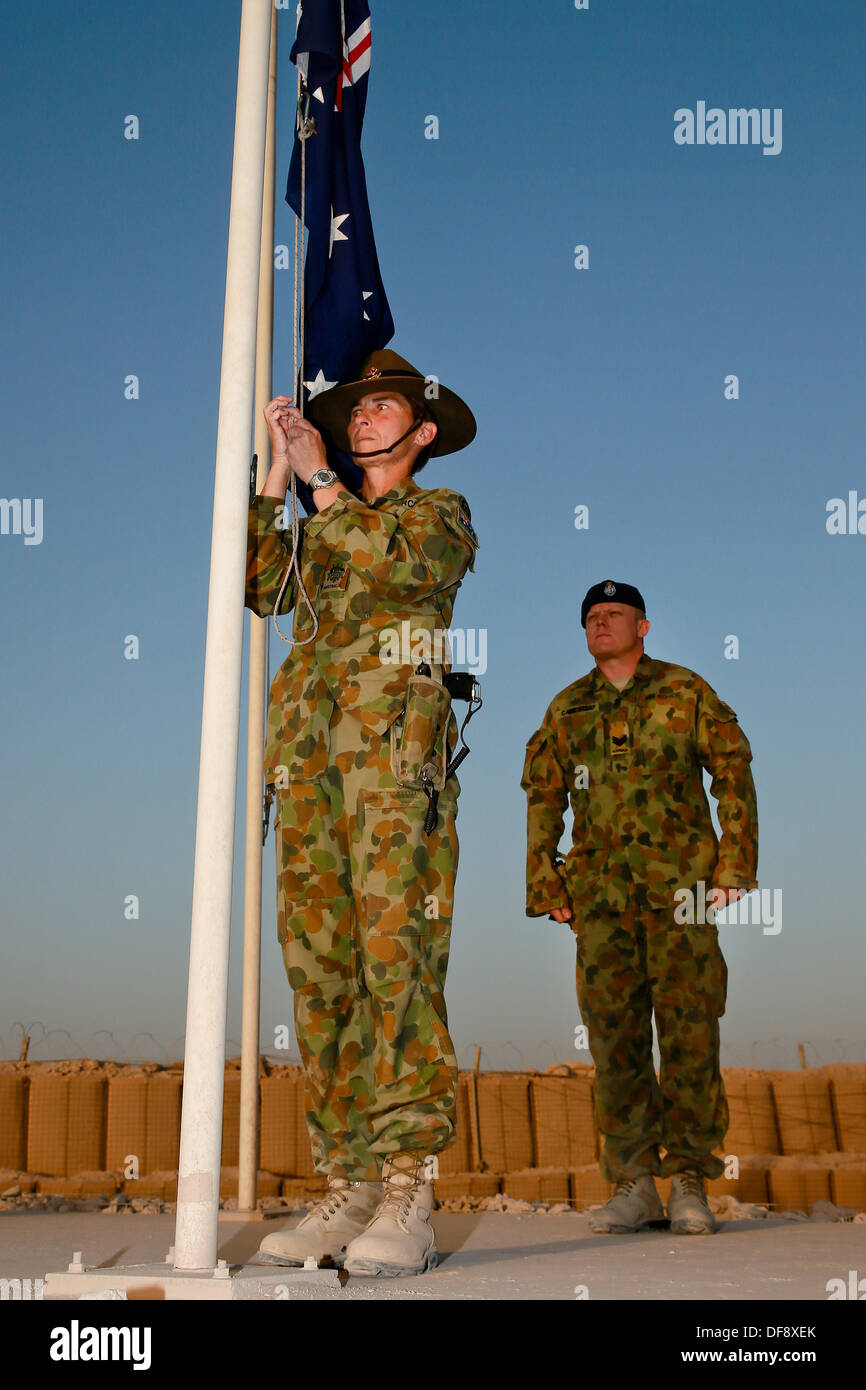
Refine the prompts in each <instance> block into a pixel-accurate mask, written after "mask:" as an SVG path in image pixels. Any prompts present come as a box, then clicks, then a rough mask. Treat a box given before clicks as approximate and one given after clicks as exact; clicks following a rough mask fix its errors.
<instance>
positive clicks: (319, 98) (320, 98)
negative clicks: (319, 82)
mask: <svg viewBox="0 0 866 1390" xmlns="http://www.w3.org/2000/svg"><path fill="white" fill-rule="evenodd" d="M313 96H314V97H315V99H316V101H320V102H322V104H323V105H324V102H325V93H324V92H323V91H322V89H321V87H317V88H316V90H315V91H314V92H313Z"/></svg>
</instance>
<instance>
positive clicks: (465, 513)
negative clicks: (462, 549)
mask: <svg viewBox="0 0 866 1390" xmlns="http://www.w3.org/2000/svg"><path fill="white" fill-rule="evenodd" d="M457 520H458V521H459V522H460V525H461V526H462V527H463V530H464V531H465V532H466V533H467V535H468V536H469V538H470V540H471V541H472V543H473V545H478V537H477V536H476V534H475V530H474V528H473V526H472V516H471V513H470V511H469V508H468V506H467V505H466V503H465V502H459V503H458V505H457Z"/></svg>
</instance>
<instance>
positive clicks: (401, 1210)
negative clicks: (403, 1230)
mask: <svg viewBox="0 0 866 1390" xmlns="http://www.w3.org/2000/svg"><path fill="white" fill-rule="evenodd" d="M395 1171H397V1172H399V1173H400V1175H401V1177H406V1178H409V1179H410V1180H411V1181H410V1182H407V1183H397V1182H394V1179H393V1175H390V1176H389V1177H388V1178H386V1179H385V1181H384V1184H383V1188H384V1191H383V1195H382V1202H381V1204H380V1206H379V1209H378V1211H377V1213H376V1215H377V1216H378V1215H382V1216H384V1215H385V1214H386V1213H387V1212H393V1213H394V1215H395V1216H396V1217H397V1219H398V1220H399V1221H401V1222H404V1221H405V1220H406V1218H407V1217H408V1215H409V1213H410V1211H411V1210H412V1204H413V1202H414V1201H415V1197H416V1195H417V1193H418V1191H419V1190H420V1188H421V1187H422V1186H423V1184H424V1181H425V1179H424V1172H423V1168H421V1167H414V1168H408V1169H407V1168H399V1169H396V1170H395Z"/></svg>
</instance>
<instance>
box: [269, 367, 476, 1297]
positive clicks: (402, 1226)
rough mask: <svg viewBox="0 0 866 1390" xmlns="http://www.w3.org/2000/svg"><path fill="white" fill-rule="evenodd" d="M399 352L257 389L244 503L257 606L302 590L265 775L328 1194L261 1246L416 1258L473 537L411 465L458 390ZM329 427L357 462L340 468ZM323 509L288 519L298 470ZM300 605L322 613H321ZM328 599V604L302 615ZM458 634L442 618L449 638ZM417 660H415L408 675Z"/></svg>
mask: <svg viewBox="0 0 866 1390" xmlns="http://www.w3.org/2000/svg"><path fill="white" fill-rule="evenodd" d="M426 387H427V381H426V379H425V378H424V377H423V376H422V375H421V374H420V373H419V372H418V371H416V369H415V368H414V367H413V366H411V364H410V363H408V362H406V361H405V360H404V359H403V358H402V357H398V356H397V354H396V353H394V352H391V351H388V350H382V351H378V352H374V353H373V354H372V355H371V356H370V357H369V358H368V359H367V361H366V362H365V363H364V365H363V367H362V370H361V375H360V378H359V379H358V380H357V381H351V382H346V383H343V384H341V385H338V386H336V387H333V388H332V389H331V390H329V391H327V392H324V393H322V394H320V395H318V396H316V397H315V398H314V399H313V400H312V401H311V402H310V406H309V409H308V418H306V419H305V418H304V417H303V416H302V415H301V413H300V412H299V411H298V410H297V409H295V408H293V407H292V405H291V403H290V401H289V399H288V397H286V396H277V397H276V398H275V399H274V400H273V401H271V402H270V404H269V405H268V406H266V407H265V412H264V413H265V417H266V419H267V423H268V430H269V433H270V439H271V449H272V462H271V469H270V472H269V474H268V478H267V481H266V483H265V486H264V488H263V491H262V494H261V496H258V497H256V499H255V501H254V503H253V504H252V506H251V508H250V521H249V525H250V536H249V551H248V557H247V593H246V603H247V606H248V607H249V608H251V609H252V611H253V612H254V613H257V614H259V616H261V617H264V616H265V615H268V614H272V613H274V610H275V608H276V609H277V617H278V616H279V613H281V612H287V611H288V610H289V609H291V608H294V626H293V634H294V639H295V643H296V645H295V646H293V648H292V650H291V652H290V654H289V656H288V657H287V659H286V661H285V662H284V664H283V666H282V667H281V669H280V670H279V672H278V673H277V676H276V678H275V680H274V682H273V684H272V686H271V699H270V707H269V712H268V737H267V748H266V753H265V781H266V784H267V788H268V791H269V793H270V791H273V792H274V793H275V797H276V812H277V814H276V852H277V917H278V935H279V940H280V942H281V945H282V953H283V960H284V964H285V968H286V973H287V975H288V980H289V984H290V985H291V987H292V989H293V991H294V1014H295V1031H296V1035H297V1040H298V1047H299V1050H300V1053H301V1057H302V1060H303V1063H304V1068H305V1075H306V1092H305V1095H306V1118H307V1125H308V1128H309V1132H310V1139H311V1144H312V1149H313V1156H314V1160H315V1167H316V1170H317V1171H318V1172H320V1173H325V1174H327V1175H328V1191H327V1194H326V1195H325V1196H324V1197H323V1198H322V1199H321V1201H319V1202H318V1203H317V1204H316V1205H315V1206H314V1207H313V1209H312V1210H311V1211H310V1212H309V1213H308V1214H307V1216H305V1217H304V1219H303V1220H302V1221H301V1223H300V1225H299V1226H298V1227H297V1228H296V1229H294V1230H283V1231H278V1232H275V1233H274V1234H273V1235H269V1236H268V1237H267V1238H266V1239H265V1240H264V1241H263V1243H262V1246H261V1251H260V1257H261V1258H262V1259H264V1260H269V1261H272V1262H274V1263H277V1264H283V1263H285V1264H303V1262H304V1260H305V1259H306V1258H307V1257H308V1256H313V1257H315V1258H316V1259H317V1260H325V1261H332V1262H333V1263H335V1264H338V1265H341V1264H343V1263H345V1265H346V1268H347V1269H348V1270H349V1272H350V1273H357V1274H385V1275H398V1274H417V1273H422V1272H423V1271H424V1270H425V1269H427V1268H430V1267H431V1266H433V1265H434V1264H436V1262H437V1251H436V1243H435V1237H434V1233H433V1229H432V1227H431V1226H430V1222H429V1217H430V1212H431V1209H432V1204H433V1193H432V1183H431V1181H430V1177H431V1167H432V1165H431V1164H430V1162H429V1156H430V1155H432V1154H436V1153H438V1152H439V1151H440V1150H441V1149H443V1148H444V1147H445V1146H446V1145H447V1144H448V1143H449V1142H450V1141H451V1140H452V1139H453V1136H454V1117H455V1111H456V1086H457V1062H456V1058H455V1056H454V1048H453V1045H452V1042H451V1039H450V1037H449V1035H448V1023H447V1015H446V1009H445V1000H444V997H443V989H444V984H445V971H446V966H447V961H448V945H449V934H450V929H451V914H452V904H453V895H454V880H455V875H456V870H457V857H458V846H457V835H456V830H455V818H456V815H457V798H458V795H459V791H460V787H459V783H458V782H457V779H456V777H455V776H454V775H453V774H452V775H451V776H450V777H449V776H447V769H446V764H447V759H448V755H449V753H450V751H451V749H452V748H453V746H454V743H455V742H456V725H455V722H454V718H453V715H452V714H451V710H450V697H449V695H448V692H447V690H446V689H445V687H444V686H443V685H442V684H441V677H442V675H443V673H444V672H445V671H447V670H448V652H447V645H446V646H445V648H444V650H443V638H444V634H445V633H446V632H447V629H448V627H449V624H450V620H451V613H452V608H453V604H454V598H455V595H456V593H457V590H458V588H459V587H460V583H461V580H462V579H463V576H464V574H465V573H466V570H467V569H474V558H475V551H476V547H477V545H478V540H477V537H476V535H475V532H474V530H473V528H472V522H471V518H470V513H469V507H468V506H467V503H466V501H465V499H464V498H463V497H462V496H461V495H460V494H459V493H457V492H452V491H449V490H448V489H445V488H434V489H428V490H424V489H422V488H420V487H419V486H418V484H417V483H416V482H415V481H414V479H413V476H412V475H413V474H415V473H417V472H418V470H419V469H420V468H422V467H423V466H424V464H425V463H426V462H427V460H428V458H429V457H430V456H432V455H435V456H437V457H438V456H441V455H442V454H448V453H453V452H455V451H456V450H458V449H462V448H464V447H465V446H466V445H467V444H469V443H470V442H471V441H472V439H473V438H474V436H475V428H476V427H475V420H474V417H473V415H472V412H471V411H470V410H469V408H468V406H466V405H465V404H464V402H463V401H462V400H461V399H460V398H459V396H456V395H455V394H454V393H453V392H452V391H449V390H448V389H447V388H446V387H444V386H441V385H440V386H438V388H437V390H438V394H437V395H436V396H435V398H434V399H433V400H429V401H428V400H427V397H426V394H425V388H426ZM317 426H321V427H322V429H324V430H326V431H327V432H328V433H329V434H330V435H331V437H332V439H333V442H334V443H335V444H336V446H337V447H338V448H340V449H343V450H345V451H348V452H350V453H351V454H352V456H353V457H354V458H355V459H356V461H357V462H358V464H359V465H360V467H361V468H362V470H363V474H364V476H363V482H362V487H361V495H360V496H355V495H354V494H353V493H352V492H350V491H349V490H348V489H347V488H346V487H344V486H343V485H342V483H341V482H340V480H339V479H338V477H337V475H336V474H335V473H333V472H332V471H330V470H329V469H328V468H327V458H326V453H325V445H324V443H323V439H322V435H321V434H320V432H319V429H318V428H317ZM292 471H293V472H294V473H295V474H296V476H297V477H298V478H300V479H301V480H303V481H304V482H307V483H309V484H310V486H311V488H312V489H313V492H312V496H313V501H314V502H315V505H316V508H317V511H316V513H315V514H314V515H312V516H311V517H309V518H306V519H305V520H303V521H302V522H301V523H299V537H298V556H299V563H300V572H301V580H302V584H303V592H301V591H300V589H299V586H298V583H297V579H296V576H295V575H294V574H293V575H291V577H290V579H289V582H288V583H287V584H286V592H285V597H284V599H283V601H282V602H281V603H279V604H278V597H279V592H280V589H281V587H282V586H283V583H284V579H285V576H286V572H287V570H288V569H289V566H290V559H291V552H292V535H291V527H289V529H288V530H287V529H285V527H284V526H283V525H281V523H282V519H283V514H284V513H285V511H286V508H285V506H284V503H285V496H286V488H287V485H288V482H289V478H290V474H291V472H292ZM311 610H313V611H312V612H311ZM313 613H314V614H315V618H314V616H313ZM446 640H447V639H446ZM419 667H420V673H419V674H416V672H417V671H418V668H419Z"/></svg>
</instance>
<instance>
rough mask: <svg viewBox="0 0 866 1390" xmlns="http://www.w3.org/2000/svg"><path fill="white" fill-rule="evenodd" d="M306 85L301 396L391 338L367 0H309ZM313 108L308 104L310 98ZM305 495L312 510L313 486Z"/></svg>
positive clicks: (295, 162)
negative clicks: (371, 168) (371, 197)
mask: <svg viewBox="0 0 866 1390" xmlns="http://www.w3.org/2000/svg"><path fill="white" fill-rule="evenodd" d="M291 57H292V61H293V62H294V63H296V64H297V66H298V68H299V70H300V72H301V75H302V77H303V79H304V83H305V85H306V90H307V93H308V96H309V105H308V108H307V109H306V112H305V114H307V115H308V116H309V117H311V118H312V120H313V121H314V122H315V134H311V135H309V136H308V138H307V139H306V140H305V141H304V144H305V145H306V206H305V224H306V227H307V231H308V238H307V263H306V269H305V290H304V292H305V301H306V302H305V322H304V362H303V364H302V367H301V376H302V382H303V388H304V399H305V400H310V399H311V398H312V397H313V396H315V395H318V393H319V392H320V391H326V390H328V389H329V388H330V387H331V386H333V385H335V384H336V383H337V382H338V381H347V380H349V381H350V380H352V378H353V377H357V375H358V373H359V371H360V367H361V363H362V362H363V360H364V358H365V357H367V355H368V354H369V353H371V352H374V351H375V350H376V349H377V348H381V347H384V346H385V344H386V343H387V342H388V341H389V339H390V338H391V337H392V336H393V334H394V321H393V319H392V318H391V310H390V309H389V308H388V301H387V299H386V298H385V289H384V286H383V284H382V277H381V275H380V273H379V260H378V257H377V255H376V245H375V242H374V241H373V225H372V222H371V220H370V208H369V204H368V202H367V182H366V179H365V177H364V164H363V160H362V158H361V127H362V125H363V123H364V107H365V105H366V101H367V84H368V82H369V73H370V7H369V5H368V4H367V0H303V4H302V5H301V6H300V7H299V19H298V31H297V36H296V38H295V43H294V47H293V48H292V53H291ZM305 104H306V103H305ZM286 202H287V203H288V204H289V206H290V207H292V208H293V209H294V211H295V212H296V213H297V214H298V215H299V216H300V212H301V140H300V139H299V136H298V133H297V131H296V133H295V145H294V149H293V151H292V162H291V165H290V167H289V180H288V186H287V188H286ZM331 466H332V467H333V468H334V469H335V470H336V471H337V473H338V474H339V475H340V477H341V479H342V481H343V482H344V483H346V484H347V485H348V486H349V487H350V488H352V490H353V491H357V490H358V488H359V487H360V483H361V479H362V476H363V475H362V472H361V470H360V468H358V467H357V465H356V464H355V463H354V462H353V461H352V460H351V459H350V458H349V457H348V455H346V454H343V453H340V452H337V453H336V455H335V456H333V457H332V459H331ZM298 496H299V497H300V498H301V500H302V502H303V504H304V506H305V507H306V508H307V511H308V512H313V511H315V506H314V504H313V501H312V495H311V493H310V490H309V488H308V487H307V486H306V484H302V483H300V482H299V484H298Z"/></svg>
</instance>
